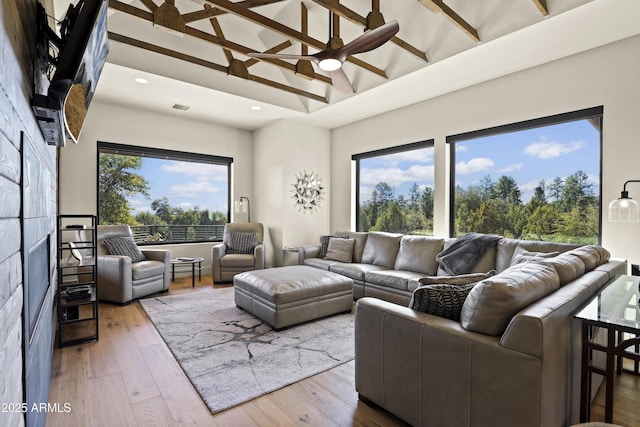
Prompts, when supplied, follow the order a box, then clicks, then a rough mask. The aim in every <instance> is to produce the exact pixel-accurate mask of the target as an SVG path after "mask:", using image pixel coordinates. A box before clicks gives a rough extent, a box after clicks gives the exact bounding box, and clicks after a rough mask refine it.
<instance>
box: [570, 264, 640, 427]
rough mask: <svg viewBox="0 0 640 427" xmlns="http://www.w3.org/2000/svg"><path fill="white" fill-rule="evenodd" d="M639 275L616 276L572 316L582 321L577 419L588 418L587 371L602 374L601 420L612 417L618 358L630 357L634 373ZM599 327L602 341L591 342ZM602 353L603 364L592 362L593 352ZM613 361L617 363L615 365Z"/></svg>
mask: <svg viewBox="0 0 640 427" xmlns="http://www.w3.org/2000/svg"><path fill="white" fill-rule="evenodd" d="M639 285H640V277H639V276H620V277H619V278H617V279H616V280H615V281H613V282H612V283H610V284H609V285H607V286H605V287H604V288H603V289H602V290H601V291H600V292H599V293H598V294H597V295H596V296H594V297H593V299H592V300H591V301H590V302H589V303H588V304H587V305H586V306H585V307H584V308H583V309H582V310H581V311H580V312H579V313H578V314H576V315H575V318H576V319H578V320H580V321H581V322H582V370H581V375H582V381H581V394H580V421H581V422H584V421H589V417H590V412H591V411H590V406H591V405H590V403H591V374H592V373H596V374H599V375H602V376H604V377H605V387H606V389H605V416H604V417H605V419H604V420H605V422H607V423H610V422H612V419H613V379H614V374H616V373H617V374H620V373H621V372H622V370H623V366H622V359H623V358H624V359H630V360H633V361H634V369H633V370H632V371H631V372H632V373H634V374H635V375H638V372H639V371H638V363H639V362H640V309H639V308H638V302H639V301H638V295H639V294H640V290H639V289H638V286H639ZM600 329H602V331H603V332H604V334H605V335H606V344H604V345H603V344H600V343H598V342H595V340H594V338H595V337H596V334H598V332H599V331H600ZM596 351H599V352H603V353H605V354H606V367H605V369H602V368H600V367H598V366H595V365H594V363H593V360H594V358H593V354H594V352H596ZM616 361H617V367H616Z"/></svg>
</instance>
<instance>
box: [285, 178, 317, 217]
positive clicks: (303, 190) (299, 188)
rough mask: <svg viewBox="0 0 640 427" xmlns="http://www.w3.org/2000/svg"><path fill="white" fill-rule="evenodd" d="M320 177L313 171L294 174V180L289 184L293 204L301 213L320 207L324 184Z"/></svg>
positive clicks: (310, 211) (311, 211)
mask: <svg viewBox="0 0 640 427" xmlns="http://www.w3.org/2000/svg"><path fill="white" fill-rule="evenodd" d="M321 181H322V179H321V178H320V177H319V176H318V174H317V173H315V172H307V171H303V172H300V173H298V174H296V181H295V182H294V183H293V184H291V186H292V187H293V189H292V190H291V192H292V193H293V196H291V197H292V198H293V200H294V201H295V202H294V206H296V207H297V208H298V210H299V211H301V212H302V213H307V212H309V213H313V212H315V211H317V210H318V208H319V207H320V202H321V201H322V200H323V199H324V189H325V187H324V185H322V182H321Z"/></svg>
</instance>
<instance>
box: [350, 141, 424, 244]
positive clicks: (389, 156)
mask: <svg viewBox="0 0 640 427" xmlns="http://www.w3.org/2000/svg"><path fill="white" fill-rule="evenodd" d="M352 159H353V160H354V161H355V162H356V189H357V190H356V203H357V220H356V229H357V230H358V231H388V232H394V233H404V234H427V235H431V234H433V176H434V175H433V141H432V140H431V141H425V142H417V143H413V144H407V145H402V146H398V147H392V148H387V149H384V150H376V151H370V152H367V153H362V154H356V155H354V156H353V157H352Z"/></svg>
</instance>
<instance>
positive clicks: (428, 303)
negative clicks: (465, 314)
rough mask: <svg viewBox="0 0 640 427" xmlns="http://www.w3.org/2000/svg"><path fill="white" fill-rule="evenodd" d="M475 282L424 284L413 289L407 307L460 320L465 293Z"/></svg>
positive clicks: (468, 291) (467, 292)
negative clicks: (460, 284)
mask: <svg viewBox="0 0 640 427" xmlns="http://www.w3.org/2000/svg"><path fill="white" fill-rule="evenodd" d="M474 286H475V283H471V284H467V285H462V286H458V285H445V284H440V285H425V286H420V287H419V288H418V289H416V290H415V291H413V296H412V297H411V302H410V303H409V308H411V309H413V310H416V311H422V312H424V313H428V314H433V315H435V316H439V317H444V318H447V319H451V320H460V311H461V310H462V307H463V305H464V301H465V299H466V298H467V295H469V293H470V292H471V290H472V289H473V287H474Z"/></svg>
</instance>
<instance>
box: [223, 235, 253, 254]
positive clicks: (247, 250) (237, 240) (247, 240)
mask: <svg viewBox="0 0 640 427" xmlns="http://www.w3.org/2000/svg"><path fill="white" fill-rule="evenodd" d="M255 247H256V233H242V232H240V231H232V232H230V233H229V241H228V242H227V249H226V251H225V252H226V253H228V254H251V253H253V248H255Z"/></svg>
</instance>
